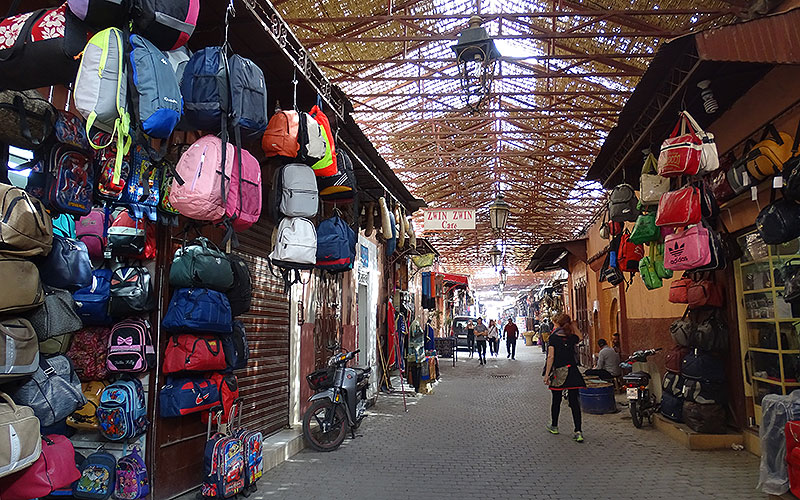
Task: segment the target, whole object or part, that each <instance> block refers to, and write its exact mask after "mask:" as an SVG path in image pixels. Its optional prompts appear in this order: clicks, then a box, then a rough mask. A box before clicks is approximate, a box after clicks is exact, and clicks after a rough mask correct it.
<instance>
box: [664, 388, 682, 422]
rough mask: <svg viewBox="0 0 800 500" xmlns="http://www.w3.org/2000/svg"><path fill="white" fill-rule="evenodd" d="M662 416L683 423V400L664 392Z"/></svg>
mask: <svg viewBox="0 0 800 500" xmlns="http://www.w3.org/2000/svg"><path fill="white" fill-rule="evenodd" d="M661 414H662V415H664V416H665V417H667V418H668V419H670V420H674V421H675V422H683V398H678V397H675V396H673V395H672V394H670V393H669V392H668V391H663V392H662V393H661Z"/></svg>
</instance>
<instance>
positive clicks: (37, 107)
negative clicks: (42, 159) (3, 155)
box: [0, 30, 56, 150]
mask: <svg viewBox="0 0 800 500" xmlns="http://www.w3.org/2000/svg"><path fill="white" fill-rule="evenodd" d="M0 33H2V30H0ZM55 123H56V110H55V108H54V107H53V105H52V104H50V102H48V100H47V99H45V98H44V97H42V94H40V93H39V92H38V91H36V90H23V91H18V90H4V91H2V92H0V142H2V143H5V144H9V145H11V146H14V147H17V148H21V149H28V150H37V149H39V148H41V147H42V146H44V145H45V143H46V142H47V141H48V139H50V137H51V136H52V135H53V128H54V126H55Z"/></svg>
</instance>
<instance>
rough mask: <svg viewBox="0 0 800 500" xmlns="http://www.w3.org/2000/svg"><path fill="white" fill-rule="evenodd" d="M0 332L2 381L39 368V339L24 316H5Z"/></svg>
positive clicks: (26, 374) (0, 370) (0, 371)
mask: <svg viewBox="0 0 800 500" xmlns="http://www.w3.org/2000/svg"><path fill="white" fill-rule="evenodd" d="M0 334H2V335H1V336H0V342H2V346H0V347H1V348H0V359H1V360H3V361H2V363H0V382H3V383H5V382H8V381H9V380H12V379H15V378H20V377H27V376H28V375H31V374H33V373H34V372H35V371H36V370H37V369H38V368H39V341H38V339H37V338H36V332H35V331H34V329H33V327H32V326H31V324H30V322H28V320H26V319H24V318H4V319H3V320H2V322H0ZM1 465H2V464H0V466H1ZM1 473H2V468H0V474H1Z"/></svg>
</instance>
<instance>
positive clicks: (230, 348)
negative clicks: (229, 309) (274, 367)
mask: <svg viewBox="0 0 800 500" xmlns="http://www.w3.org/2000/svg"><path fill="white" fill-rule="evenodd" d="M219 340H220V341H221V342H222V351H223V352H224V353H225V364H226V365H228V366H227V368H225V370H224V371H223V373H232V372H233V371H234V370H242V369H244V368H247V360H248V359H250V346H249V345H248V344H247V331H246V330H245V329H244V323H242V322H241V321H238V320H237V321H234V322H233V335H223V336H221V337H220V339H219Z"/></svg>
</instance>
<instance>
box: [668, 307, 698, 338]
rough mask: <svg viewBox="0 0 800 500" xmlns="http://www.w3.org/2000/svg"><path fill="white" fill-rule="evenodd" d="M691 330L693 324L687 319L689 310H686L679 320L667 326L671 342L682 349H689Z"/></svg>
mask: <svg viewBox="0 0 800 500" xmlns="http://www.w3.org/2000/svg"><path fill="white" fill-rule="evenodd" d="M693 330H694V322H693V321H692V319H691V318H690V317H689V308H686V312H684V313H683V316H682V317H681V318H679V319H677V320H675V321H674V322H673V323H672V324H671V325H669V334H670V336H672V340H673V341H674V342H675V343H676V344H678V345H679V346H683V347H689V339H690V338H691V336H692V331H693Z"/></svg>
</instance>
